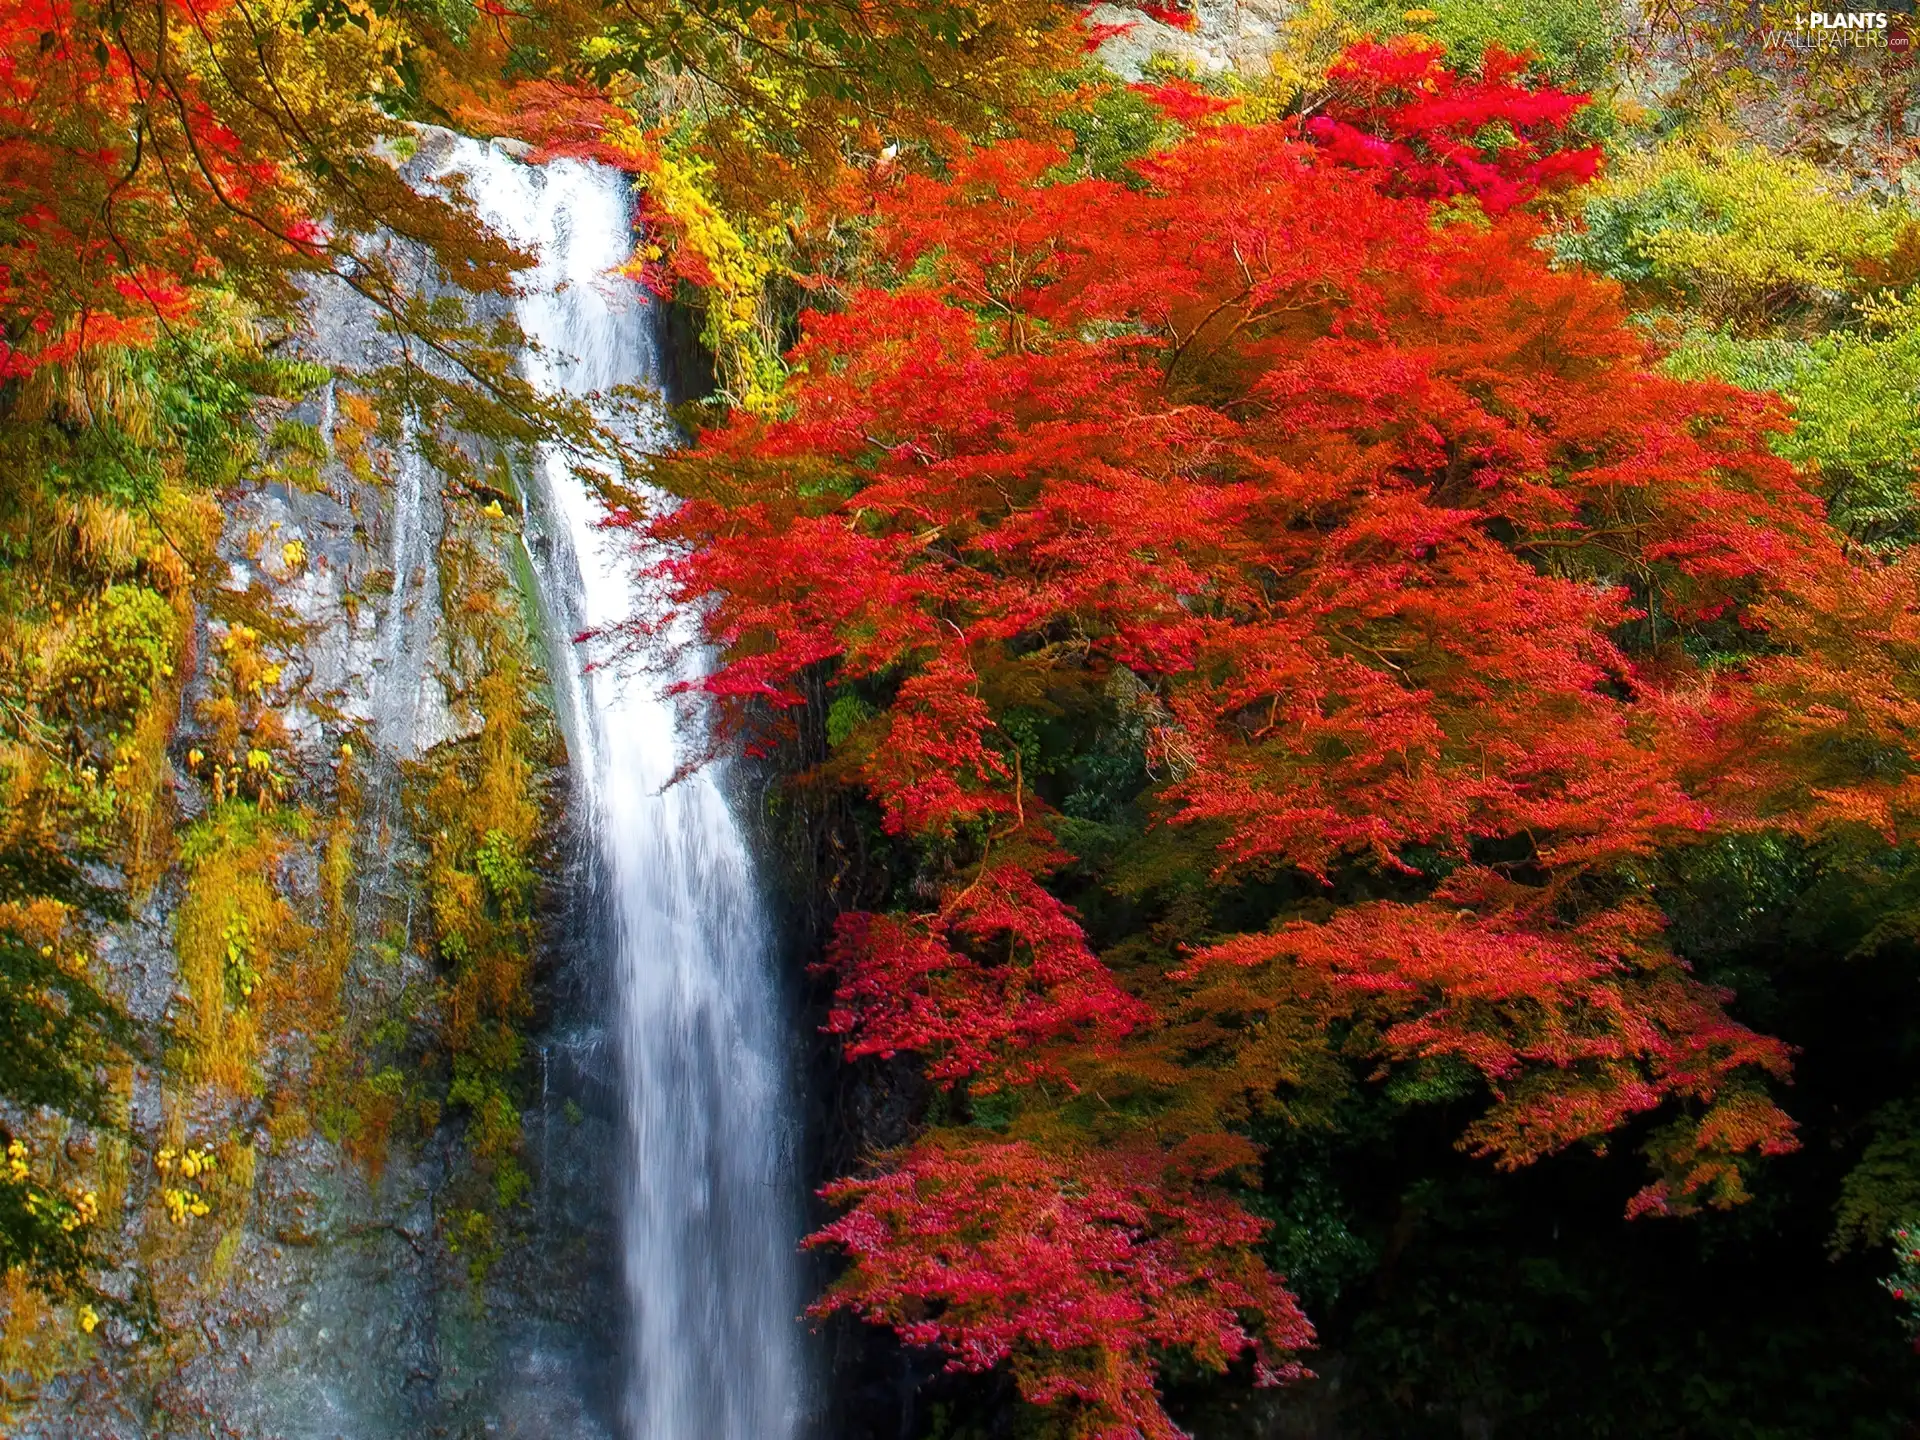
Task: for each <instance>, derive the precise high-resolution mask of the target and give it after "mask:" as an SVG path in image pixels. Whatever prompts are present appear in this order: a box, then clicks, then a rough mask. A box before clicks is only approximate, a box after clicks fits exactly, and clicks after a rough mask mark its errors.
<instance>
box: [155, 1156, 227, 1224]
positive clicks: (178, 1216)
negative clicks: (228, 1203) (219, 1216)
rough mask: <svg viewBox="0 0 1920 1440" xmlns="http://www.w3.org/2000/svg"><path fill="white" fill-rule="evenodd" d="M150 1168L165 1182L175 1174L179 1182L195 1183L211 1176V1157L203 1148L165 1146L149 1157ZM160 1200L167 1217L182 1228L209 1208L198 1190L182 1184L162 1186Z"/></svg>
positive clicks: (208, 1210) (212, 1159) (207, 1211)
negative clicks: (165, 1178)
mask: <svg viewBox="0 0 1920 1440" xmlns="http://www.w3.org/2000/svg"><path fill="white" fill-rule="evenodd" d="M153 1168H154V1169H156V1170H158V1171H159V1172H160V1173H161V1174H162V1175H164V1176H166V1177H168V1178H169V1179H171V1178H172V1177H173V1176H174V1175H175V1174H176V1173H177V1174H178V1175H179V1177H180V1179H181V1180H182V1181H189V1180H198V1179H202V1178H204V1177H206V1176H209V1175H211V1174H212V1173H213V1170H214V1154H213V1151H212V1150H211V1149H209V1148H208V1147H206V1146H201V1147H200V1148H199V1149H193V1148H191V1147H189V1148H186V1149H182V1150H175V1149H174V1148H173V1147H172V1146H171V1145H169V1146H167V1147H166V1148H165V1149H163V1150H161V1151H160V1153H159V1154H157V1155H155V1156H154V1157H153ZM160 1201H161V1203H162V1204H163V1205H164V1206H165V1207H166V1211H167V1218H168V1219H170V1220H172V1221H173V1223H174V1224H176V1225H185V1224H186V1223H187V1222H188V1220H189V1219H192V1218H194V1217H197V1216H201V1215H205V1214H208V1213H209V1212H210V1211H211V1210H212V1208H213V1207H212V1206H211V1205H210V1204H209V1203H208V1202H207V1199H206V1197H205V1196H204V1195H202V1194H201V1193H200V1192H199V1191H198V1190H194V1189H190V1188H189V1187H188V1186H186V1185H184V1184H182V1185H165V1186H162V1187H161V1190H160Z"/></svg>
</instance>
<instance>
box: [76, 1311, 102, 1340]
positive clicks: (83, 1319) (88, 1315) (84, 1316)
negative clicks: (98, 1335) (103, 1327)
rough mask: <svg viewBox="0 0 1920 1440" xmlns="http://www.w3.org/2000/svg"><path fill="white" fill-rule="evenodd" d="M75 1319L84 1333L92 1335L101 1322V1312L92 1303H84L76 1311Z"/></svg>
mask: <svg viewBox="0 0 1920 1440" xmlns="http://www.w3.org/2000/svg"><path fill="white" fill-rule="evenodd" d="M74 1320H75V1321H76V1323H78V1324H79V1326H80V1329H81V1331H82V1332H83V1333H85V1334H88V1335H91V1334H92V1333H93V1332H94V1330H95V1329H97V1328H98V1327H99V1324H100V1312H99V1311H97V1310H95V1309H94V1308H93V1306H91V1305H82V1306H81V1307H80V1309H79V1310H78V1311H77V1312H76V1313H75V1315H74Z"/></svg>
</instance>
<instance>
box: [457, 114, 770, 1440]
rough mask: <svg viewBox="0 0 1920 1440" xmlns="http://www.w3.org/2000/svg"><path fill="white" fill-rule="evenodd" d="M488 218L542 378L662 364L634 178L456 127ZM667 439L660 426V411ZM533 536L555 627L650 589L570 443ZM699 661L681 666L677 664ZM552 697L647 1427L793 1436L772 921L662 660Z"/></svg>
mask: <svg viewBox="0 0 1920 1440" xmlns="http://www.w3.org/2000/svg"><path fill="white" fill-rule="evenodd" d="M456 172H457V173H460V174H462V175H464V176H465V177H466V188H467V193H468V195H469V196H470V198H471V199H472V200H473V202H474V203H475V204H476V206H477V207H478V209H479V211H480V213H481V215H482V216H483V217H484V218H485V219H486V221H487V222H488V223H489V224H490V225H492V226H493V227H494V228H495V229H497V230H498V231H499V232H500V233H502V234H503V235H505V236H507V237H508V238H509V239H511V240H512V241H513V242H514V243H516V244H518V245H520V246H522V247H523V248H525V249H527V250H529V251H532V252H534V253H535V254H537V255H538V257H539V266H538V269H537V270H536V271H535V272H534V273H533V274H532V276H531V277H530V279H528V280H527V281H526V282H525V288H524V291H523V293H522V295H521V297H520V299H519V301H518V303H517V309H518V314H519V319H520V323H521V326H522V328H523V329H524V330H525V331H526V333H527V335H528V337H529V339H530V340H531V341H532V342H534V348H533V349H532V350H530V351H529V353H528V355H527V357H526V362H525V363H526V373H527V375H528V377H529V379H531V380H532V381H533V382H534V383H535V384H536V385H538V386H540V387H542V388H543V389H546V390H547V391H548V392H549V393H559V392H566V393H572V394H595V393H599V392H603V391H605V390H607V389H608V388H609V387H611V386H615V385H621V384H633V383H638V384H647V383H649V382H651V381H652V380H653V378H654V368H655V356H654V345H653V339H652V327H651V323H650V315H649V312H648V307H647V303H646V300H645V297H644V296H643V294H642V293H641V292H640V291H639V290H638V288H637V287H636V286H634V285H633V284H632V283H631V282H629V281H627V280H625V279H622V278H620V277H618V276H616V275H614V274H612V273H611V272H612V271H613V268H614V267H615V266H617V265H619V264H621V263H622V262H624V261H625V260H626V259H627V258H628V254H629V250H630V248H631V245H632V238H633V237H632V206H631V201H630V197H629V194H628V189H627V185H626V182H625V180H624V179H623V178H622V177H620V176H619V175H617V174H615V173H614V172H612V171H610V170H606V169H603V168H600V167H597V166H592V165H586V164H579V163H575V162H572V161H557V162H555V163H553V164H550V165H547V166H544V167H539V168H535V167H529V166H526V165H522V164H520V163H518V162H516V161H514V160H511V159H509V158H508V157H507V156H505V155H504V154H502V153H500V151H498V150H497V149H495V148H493V147H490V146H486V145H482V144H480V143H478V142H475V141H470V140H469V141H463V142H461V143H460V144H459V145H458V146H457V147H456V148H455V151H454V153H453V156H452V158H451V159H450V160H448V161H447V162H445V164H444V165H443V167H442V177H443V178H444V177H445V176H448V175H451V174H453V173H456ZM655 423H656V424H657V425H658V426H659V429H660V433H661V434H662V435H664V433H665V423H664V418H663V417H656V420H655ZM536 468H537V471H538V473H537V475H536V476H535V477H534V492H535V493H534V494H533V496H532V497H531V498H532V500H533V502H534V505H533V508H534V510H535V515H534V517H533V520H532V522H531V523H532V524H533V525H534V526H535V527H536V528H537V527H544V533H536V535H535V543H534V544H533V545H531V546H530V551H529V553H530V555H531V557H532V559H533V562H534V569H535V572H536V574H537V575H538V577H539V581H540V584H541V587H542V590H543V592H544V593H543V595H542V600H543V603H544V605H545V606H546V607H547V610H548V613H549V616H550V621H551V623H552V624H553V626H554V628H555V630H556V632H557V633H559V634H561V635H571V634H573V633H576V632H578V631H580V630H585V629H591V628H594V627H600V626H607V625H612V624H617V623H619V622H621V621H624V620H627V619H629V618H631V617H632V615H633V612H634V607H635V606H636V604H638V603H641V601H640V597H639V595H638V592H637V588H636V585H635V575H636V572H637V570H638V568H639V567H640V565H641V564H642V563H644V559H645V556H644V555H643V554H642V553H641V552H640V551H638V550H637V549H636V548H635V546H634V543H633V541H632V540H631V538H630V536H629V533H628V532H625V531H618V530H614V531H609V530H606V529H603V528H599V525H598V522H599V521H600V519H601V517H602V510H601V507H600V504H599V502H598V500H597V498H596V497H595V495H594V493H593V491H592V490H591V488H590V487H589V486H587V485H586V484H584V483H582V481H581V479H580V478H579V477H578V476H577V475H576V474H575V473H574V471H573V469H572V466H571V464H570V463H569V459H568V457H567V456H565V455H563V454H561V453H559V452H558V451H557V450H554V451H550V452H547V453H543V454H542V455H541V456H540V457H539V464H538V465H537V467H536ZM683 663H685V662H683ZM555 669H556V671H557V672H558V673H556V675H555V690H556V698H557V700H558V702H559V708H560V709H561V710H562V711H563V712H565V713H563V715H562V721H563V724H564V725H565V726H566V728H567V731H568V739H569V742H570V745H571V750H572V755H573V764H574V774H575V776H576V781H577V784H578V785H579V787H580V798H581V800H582V802H583V803H582V805H581V809H582V811H583V812H584V814H585V815H586V817H587V819H588V823H589V825H590V827H591V831H592V843H593V846H594V850H595V860H596V862H597V875H598V883H599V884H600V885H601V886H602V887H603V888H604V894H603V896H602V898H603V901H604V904H605V906H606V912H607V919H608V923H607V924H606V925H605V926H604V927H599V928H600V929H601V930H603V931H604V933H605V934H606V935H608V936H609V944H610V945H611V947H612V951H613V953H612V954H611V956H610V957H609V962H610V968H611V971H612V974H613V977H614V986H613V990H614V993H615V994H616V995H617V996H618V1006H619V1014H618V1019H617V1024H616V1025H615V1026H614V1028H615V1030H616V1031H617V1034H618V1037H619V1044H620V1059H621V1082H620V1083H621V1090H620V1093H621V1096H622V1099H623V1103H624V1106H625V1115H626V1122H627V1123H626V1130H627V1134H628V1136H629V1143H630V1147H631V1150H630V1154H629V1155H628V1156H627V1157H626V1162H627V1163H626V1164H625V1166H624V1167H623V1168H624V1171H625V1176H626V1179H625V1182H624V1183H625V1187H626V1189H625V1193H624V1195H623V1197H622V1206H623V1216H622V1226H621V1228H622V1239H623V1243H624V1249H625V1254H624V1266H623V1271H624V1275H625V1279H626V1288H627V1296H626V1298H627V1302H628V1310H629V1315H630V1322H631V1323H630V1338H629V1340H628V1343H627V1349H626V1354H627V1358H628V1365H629V1373H628V1375H627V1376H626V1377H625V1381H624V1386H625V1408H626V1417H627V1419H626V1424H627V1433H628V1434H629V1435H630V1436H631V1437H633V1440H783V1437H786V1436H789V1435H791V1434H792V1433H793V1432H794V1430H795V1428H796V1426H797V1423H798V1420H797V1417H798V1413H799V1409H800V1375H799V1373H798V1372H799V1364H798V1360H797V1355H796V1351H797V1332H798V1325H797V1323H796V1319H795V1316H796V1312H797V1310H798V1308H799V1304H800V1297H799V1285H798V1276H797V1263H796V1259H795V1240H796V1235H797V1222H798V1213H799V1207H798V1203H797V1199H796V1194H795V1188H794V1187H795V1184H796V1176H795V1173H794V1165H793V1161H792V1149H793V1145H792V1133H793V1130H794V1128H795V1122H794V1120H793V1114H794V1110H793V1101H792V1097H791V1095H790V1094H789V1084H788V1078H789V1077H788V1070H789V1064H788V1044H789V1042H788V1039H787V1035H786V1031H785V1027H784V1026H783V1024H782V1002H781V994H780V986H779V985H778V983H777V981H776V978H775V975H774V971H773V966H772V957H771V943H770V935H769V930H768V925H767V921H766V918H765V915H764V913H763V910H762V907H761V905H760V904H759V901H758V899H757V896H756V893H755V884H754V877H753V873H752V868H751V865H750V863H749V858H748V854H747V850H746V847H745V844H744V843H743V840H742V836H741V834H740V830H739V827H738V826H737V824H736V823H735V820H734V817H733V815H732V813H731V812H730V810H729V808H728V805H727V801H726V797H725V794H724V793H723V788H722V782H723V778H724V777H723V776H722V775H721V774H719V773H716V771H717V770H718V769H719V767H716V766H708V767H707V768H705V769H703V770H701V771H700V772H698V773H696V774H694V775H693V776H691V777H690V778H687V779H684V780H682V781H681V782H680V783H678V784H674V785H671V786H669V785H668V781H669V780H670V779H671V778H672V776H673V774H674V773H675V769H676V765H677V763H678V761H679V759H680V757H681V755H682V754H683V753H684V749H683V747H684V746H685V745H686V744H687V743H688V741H689V740H690V739H697V738H698V737H689V736H686V735H684V734H682V733H680V731H679V724H680V719H679V716H678V715H677V707H676V706H675V705H674V704H673V703H671V702H670V701H669V700H668V699H666V698H664V697H663V696H662V695H661V693H660V690H661V688H662V686H661V680H660V677H659V676H658V675H636V674H628V673H624V672H623V671H622V670H621V669H620V668H618V667H612V666H609V667H599V668H589V667H583V666H582V665H581V664H580V663H579V660H578V658H577V657H576V656H574V655H572V654H567V655H565V656H564V657H558V663H557V664H556V666H555Z"/></svg>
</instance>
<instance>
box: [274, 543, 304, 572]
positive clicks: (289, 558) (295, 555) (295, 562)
mask: <svg viewBox="0 0 1920 1440" xmlns="http://www.w3.org/2000/svg"><path fill="white" fill-rule="evenodd" d="M280 563H281V564H282V565H284V566H286V568H287V570H288V571H289V572H292V571H295V570H298V569H300V567H301V566H303V565H305V564H306V563H307V547H306V546H305V545H304V544H302V543H301V542H300V541H298V540H289V541H287V543H286V544H284V545H282V546H281V547H280Z"/></svg>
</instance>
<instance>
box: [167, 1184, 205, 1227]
mask: <svg viewBox="0 0 1920 1440" xmlns="http://www.w3.org/2000/svg"><path fill="white" fill-rule="evenodd" d="M160 1199H161V1201H162V1203H163V1204H165V1206H166V1207H167V1218H168V1219H169V1220H171V1221H173V1223H174V1224H176V1225H185V1224H187V1223H188V1221H189V1220H190V1219H197V1218H198V1217H200V1216H202V1215H207V1214H210V1213H212V1210H213V1207H212V1206H211V1205H209V1204H208V1203H207V1201H206V1197H205V1196H203V1195H202V1194H201V1193H200V1192H199V1191H198V1190H175V1189H171V1188H170V1189H166V1190H162V1191H161V1192H160Z"/></svg>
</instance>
